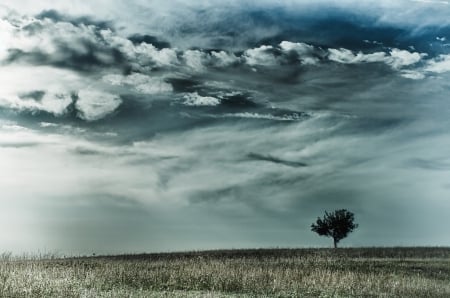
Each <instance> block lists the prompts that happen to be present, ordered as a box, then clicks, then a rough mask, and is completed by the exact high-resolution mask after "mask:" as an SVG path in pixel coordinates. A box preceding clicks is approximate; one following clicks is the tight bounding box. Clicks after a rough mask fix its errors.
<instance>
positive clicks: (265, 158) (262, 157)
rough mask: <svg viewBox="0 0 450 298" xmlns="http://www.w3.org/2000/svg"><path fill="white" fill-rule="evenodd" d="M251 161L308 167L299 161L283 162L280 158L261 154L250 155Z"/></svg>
mask: <svg viewBox="0 0 450 298" xmlns="http://www.w3.org/2000/svg"><path fill="white" fill-rule="evenodd" d="M247 156H248V158H249V159H252V160H260V161H268V162H273V163H278V164H282V165H285V166H289V167H306V166H308V165H307V164H306V163H303V162H298V161H289V160H283V159H281V158H278V157H274V156H272V155H264V154H259V153H253V152H252V153H249V154H248V155H247Z"/></svg>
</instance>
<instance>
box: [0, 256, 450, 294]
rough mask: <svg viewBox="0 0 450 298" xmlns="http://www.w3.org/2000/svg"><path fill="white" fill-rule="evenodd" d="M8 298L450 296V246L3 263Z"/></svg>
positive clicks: (0, 287) (0, 290)
mask: <svg viewBox="0 0 450 298" xmlns="http://www.w3.org/2000/svg"><path fill="white" fill-rule="evenodd" d="M0 296H1V297H450V248H432V247H430V248H425V247H417V248H413V247H411V248H342V249H336V250H335V249H252V250H217V251H199V252H183V253H158V254H136V255H118V256H95V257H77V258H36V259H28V260H25V259H14V258H6V257H5V258H3V260H1V261H0Z"/></svg>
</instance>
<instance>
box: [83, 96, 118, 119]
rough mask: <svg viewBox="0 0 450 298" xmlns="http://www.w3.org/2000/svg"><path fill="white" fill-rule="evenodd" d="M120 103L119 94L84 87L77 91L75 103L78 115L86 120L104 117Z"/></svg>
mask: <svg viewBox="0 0 450 298" xmlns="http://www.w3.org/2000/svg"><path fill="white" fill-rule="evenodd" d="M121 103H122V100H121V99H120V97H119V96H117V95H114V94H110V93H107V92H103V91H98V90H91V89H84V90H81V91H80V92H78V100H77V102H76V104H75V106H76V108H77V109H78V111H79V113H78V116H79V117H80V118H81V119H83V120H87V121H95V120H99V119H102V118H104V117H105V116H107V115H108V114H111V113H112V112H114V111H115V110H116V109H117V108H118V107H119V106H120V104H121Z"/></svg>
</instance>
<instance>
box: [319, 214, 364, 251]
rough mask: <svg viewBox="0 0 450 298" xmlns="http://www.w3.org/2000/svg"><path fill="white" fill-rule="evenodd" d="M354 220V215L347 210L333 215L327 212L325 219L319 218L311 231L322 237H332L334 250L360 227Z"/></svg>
mask: <svg viewBox="0 0 450 298" xmlns="http://www.w3.org/2000/svg"><path fill="white" fill-rule="evenodd" d="M354 220H355V216H354V214H353V213H352V212H350V211H347V210H345V209H341V210H336V211H334V212H331V213H328V212H327V211H325V215H324V216H323V218H322V219H321V218H320V217H318V218H317V221H316V222H315V223H313V224H312V225H311V231H313V232H316V233H317V234H319V235H320V236H327V237H332V238H333V244H334V248H336V247H337V244H338V243H339V241H341V240H342V239H344V238H345V237H347V235H348V234H349V233H351V232H353V230H354V229H356V228H357V227H358V224H355V223H354Z"/></svg>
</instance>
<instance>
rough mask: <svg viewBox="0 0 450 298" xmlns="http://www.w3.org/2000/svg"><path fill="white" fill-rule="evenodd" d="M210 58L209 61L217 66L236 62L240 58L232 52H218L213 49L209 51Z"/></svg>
mask: <svg viewBox="0 0 450 298" xmlns="http://www.w3.org/2000/svg"><path fill="white" fill-rule="evenodd" d="M210 59H211V63H212V64H213V65H214V66H217V67H227V66H230V65H232V64H234V63H238V62H239V60H240V59H239V58H238V57H236V55H234V54H233V53H227V52H225V51H220V52H216V51H213V52H212V53H211V58H210Z"/></svg>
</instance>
